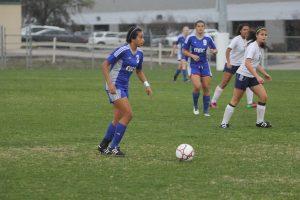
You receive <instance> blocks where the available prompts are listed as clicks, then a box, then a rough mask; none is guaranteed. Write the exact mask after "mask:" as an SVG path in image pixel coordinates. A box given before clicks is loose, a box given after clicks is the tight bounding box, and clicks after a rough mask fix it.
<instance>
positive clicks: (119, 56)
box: [106, 44, 144, 90]
mask: <svg viewBox="0 0 300 200" xmlns="http://www.w3.org/2000/svg"><path fill="white" fill-rule="evenodd" d="M143 59H144V58H143V51H142V50H141V49H140V48H137V51H136V52H135V54H133V53H132V52H131V49H130V46H129V44H125V45H123V46H121V47H119V48H117V49H115V50H114V51H113V52H112V53H111V54H110V55H109V56H108V58H107V61H108V62H109V63H110V64H111V67H110V73H109V76H110V78H111V81H112V83H113V84H114V85H115V86H116V88H117V89H123V90H127V89H128V85H129V78H130V76H131V74H132V72H133V71H134V70H135V69H139V70H141V69H142V63H143ZM106 89H107V90H108V87H107V84H106Z"/></svg>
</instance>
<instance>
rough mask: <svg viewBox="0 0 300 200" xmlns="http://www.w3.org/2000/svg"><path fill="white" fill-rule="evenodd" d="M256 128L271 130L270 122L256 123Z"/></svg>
mask: <svg viewBox="0 0 300 200" xmlns="http://www.w3.org/2000/svg"><path fill="white" fill-rule="evenodd" d="M256 126H257V127H259V128H271V127H272V125H271V123H270V122H267V121H265V122H260V123H256Z"/></svg>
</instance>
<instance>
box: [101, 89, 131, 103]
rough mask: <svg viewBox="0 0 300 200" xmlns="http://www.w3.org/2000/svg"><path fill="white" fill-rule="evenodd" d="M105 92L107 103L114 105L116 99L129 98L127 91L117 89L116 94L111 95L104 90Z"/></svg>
mask: <svg viewBox="0 0 300 200" xmlns="http://www.w3.org/2000/svg"><path fill="white" fill-rule="evenodd" d="M105 91H106V93H107V96H108V99H109V103H114V102H115V101H116V100H118V99H121V98H128V97H129V93H128V90H126V89H119V88H117V90H116V94H111V93H109V92H108V90H105Z"/></svg>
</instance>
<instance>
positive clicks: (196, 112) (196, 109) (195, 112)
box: [193, 107, 199, 115]
mask: <svg viewBox="0 0 300 200" xmlns="http://www.w3.org/2000/svg"><path fill="white" fill-rule="evenodd" d="M193 112H194V115H199V109H198V108H195V107H194V110H193Z"/></svg>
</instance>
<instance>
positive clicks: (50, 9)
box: [21, 0, 94, 26]
mask: <svg viewBox="0 0 300 200" xmlns="http://www.w3.org/2000/svg"><path fill="white" fill-rule="evenodd" d="M21 2H22V16H23V19H24V24H28V23H30V22H34V23H36V24H39V25H54V26H71V25H72V23H73V22H72V21H71V19H70V14H72V13H76V12H81V10H82V9H83V8H90V7H92V6H93V5H94V0H22V1H21Z"/></svg>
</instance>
